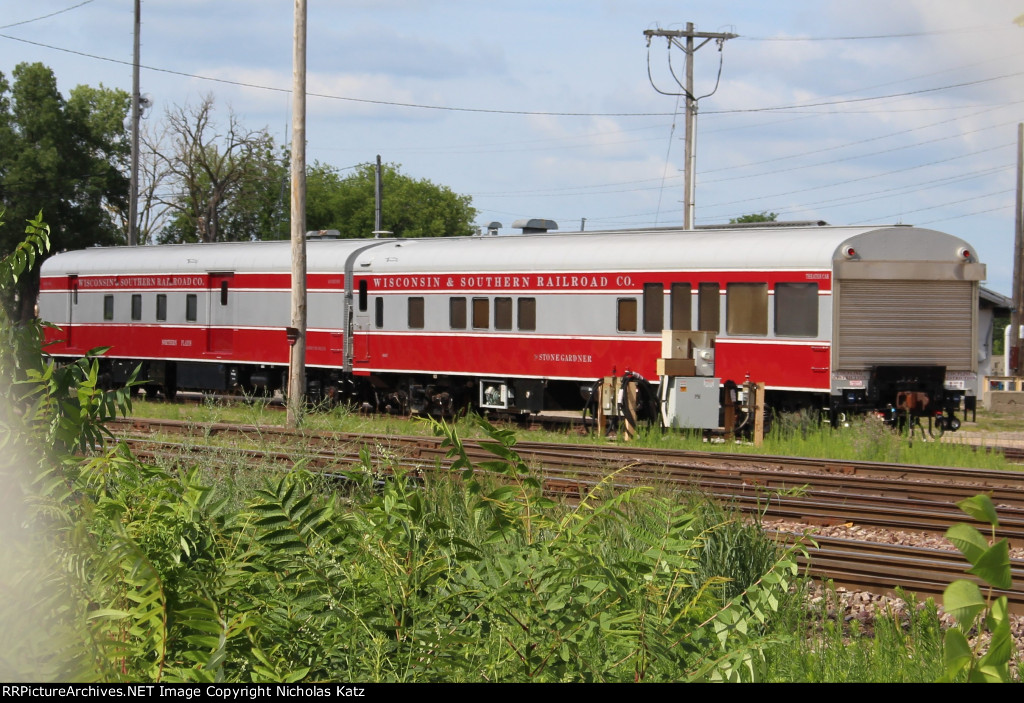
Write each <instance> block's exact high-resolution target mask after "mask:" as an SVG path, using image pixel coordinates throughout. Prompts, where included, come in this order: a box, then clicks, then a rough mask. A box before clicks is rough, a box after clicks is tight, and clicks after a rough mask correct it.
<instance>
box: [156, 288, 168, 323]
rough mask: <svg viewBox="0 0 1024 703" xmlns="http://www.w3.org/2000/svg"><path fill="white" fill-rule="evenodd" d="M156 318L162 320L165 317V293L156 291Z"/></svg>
mask: <svg viewBox="0 0 1024 703" xmlns="http://www.w3.org/2000/svg"><path fill="white" fill-rule="evenodd" d="M156 319H157V320H159V321H161V322H163V321H165V320H166V319H167V294H166V293H158V294H157V296H156Z"/></svg>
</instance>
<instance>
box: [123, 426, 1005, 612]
mask: <svg viewBox="0 0 1024 703" xmlns="http://www.w3.org/2000/svg"><path fill="white" fill-rule="evenodd" d="M115 429H118V430H119V431H121V432H123V433H126V434H130V435H133V436H131V437H130V438H129V439H130V441H131V442H132V444H133V450H134V451H135V452H136V454H137V455H139V456H141V457H152V458H155V457H158V456H168V455H174V454H175V453H178V454H180V452H181V445H180V444H179V443H177V442H171V441H164V440H153V439H143V438H141V437H140V436H139V435H143V434H152V433H154V432H160V433H161V434H182V435H191V436H192V437H193V438H196V437H197V436H198V437H202V438H203V442H207V441H209V438H213V437H220V438H231V437H235V438H237V439H241V440H242V441H247V442H252V441H254V440H256V441H257V442H258V443H259V444H261V445H262V446H271V445H273V446H278V445H280V446H285V447H287V448H286V449H283V450H279V449H274V450H269V449H264V448H256V449H252V448H250V449H238V448H228V447H224V446H217V445H213V444H202V443H196V442H194V441H193V442H192V443H191V448H192V450H194V451H196V452H197V453H199V454H208V453H210V452H232V453H235V454H239V455H241V456H244V457H246V461H253V462H256V461H263V462H267V461H269V462H273V463H278V464H280V465H282V466H285V467H290V466H292V465H293V464H294V463H295V462H296V461H297V460H299V459H302V460H305V462H306V465H307V467H308V468H310V469H313V470H320V471H326V472H334V471H339V472H340V471H341V470H344V469H347V468H348V467H351V466H352V465H353V464H355V463H356V462H358V461H359V450H360V449H361V448H362V447H368V448H370V449H371V450H372V451H374V452H376V453H378V454H381V453H383V454H386V455H387V463H388V465H389V466H390V467H391V468H392V470H394V471H403V472H407V473H411V474H414V475H422V474H427V473H432V472H436V471H444V470H445V468H446V467H447V465H448V463H449V462H448V460H447V459H446V457H445V453H446V450H444V449H442V448H441V446H440V445H441V440H440V439H439V438H434V437H389V436H384V435H371V436H360V435H348V434H339V433H333V434H309V433H294V432H290V431H287V430H283V429H281V428H276V427H272V428H263V427H254V426H237V425H227V424H213V425H204V426H201V427H197V426H195V425H192V424H190V423H186V422H177V421H142V420H135V421H124V422H122V423H118V427H117V428H115ZM464 444H465V447H466V450H467V453H468V454H469V455H470V458H471V459H473V460H480V459H485V458H486V459H493V458H494V456H493V455H492V454H490V453H489V452H487V451H486V449H484V448H483V447H482V446H481V445H480V443H479V442H474V441H470V440H464ZM516 451H517V452H519V454H520V456H521V457H523V458H524V460H526V461H527V462H528V463H529V464H531V465H532V466H533V467H534V468H535V469H537V471H538V472H539V473H540V475H541V476H543V480H544V488H545V491H546V492H548V493H549V494H554V495H558V496H561V497H563V498H567V499H570V500H575V499H579V498H581V497H582V496H584V495H586V494H587V493H588V492H589V491H590V490H591V489H592V488H593V487H594V486H596V485H597V484H598V483H600V482H601V481H608V480H609V479H608V478H607V477H608V475H609V474H610V473H613V472H614V476H613V477H612V478H611V479H610V481H611V483H612V484H613V485H615V486H618V487H633V486H637V485H645V484H651V483H656V484H661V485H669V486H674V487H680V488H690V489H696V490H700V491H702V492H704V493H706V494H708V495H710V496H714V497H716V498H717V499H719V500H720V501H722V502H725V503H728V504H730V505H732V506H733V507H734V508H736V509H738V510H741V511H745V512H749V513H758V514H760V515H762V516H763V517H765V518H772V519H780V520H786V521H791V522H801V523H808V524H811V525H836V524H851V525H857V526H866V527H877V528H884V529H889V530H904V531H909V532H926V533H932V534H943V533H944V532H945V530H946V528H948V527H949V525H951V524H953V523H955V522H970V520H969V519H968V518H967V517H966V516H965V515H963V513H961V512H960V511H959V509H957V508H956V506H955V502H956V501H957V500H960V499H962V498H965V497H969V496H971V495H974V494H976V493H979V492H988V493H990V494H991V495H992V496H993V500H994V501H995V502H996V504H997V506H998V509H999V514H1000V526H999V528H998V530H997V537H999V538H1003V537H1006V538H1007V539H1008V540H1009V542H1010V544H1011V546H1017V547H1024V475H1022V474H1016V473H1012V472H1000V471H989V470H979V469H947V468H944V467H921V466H907V465H888V464H878V463H873V462H847V461H843V462H835V461H826V460H816V459H803V458H792V457H764V456H750V455H730V454H717V453H711V452H680V451H672V450H657V449H642V448H629V449H625V448H623V447H621V446H615V447H603V446H585V447H583V446H573V445H554V444H546V443H532V442H522V443H519V444H517V445H516ZM794 489H799V491H794ZM979 527H980V526H979ZM814 539H815V540H817V542H818V545H819V546H818V547H816V548H814V549H812V550H811V551H810V552H809V554H810V566H811V573H812V574H813V575H816V576H819V577H828V578H832V579H833V580H834V581H835V582H836V583H837V584H838V585H843V586H847V587H851V588H858V589H863V590H873V591H876V592H879V591H882V592H886V591H891V589H893V588H894V587H896V586H901V587H904V588H906V589H907V590H914V591H917V592H918V593H921V594H923V595H930V596H935V597H937V598H941V594H942V590H943V589H944V588H945V586H946V585H948V583H949V582H950V581H952V580H954V579H956V578H962V577H963V576H964V570H965V569H966V568H967V567H968V565H967V563H966V562H964V561H963V559H962V558H961V557H960V555H959V553H958V552H949V551H944V550H936V549H924V548H920V547H907V546H894V545H881V544H879V543H873V542H858V541H853V540H838V539H837V538H826V537H815V538H814ZM1014 576H1015V580H1016V582H1017V584H1019V586H1018V588H1021V589H1024V578H1021V577H1022V576H1024V563H1022V562H1014ZM1008 596H1010V600H1011V609H1012V610H1013V612H1015V613H1017V614H1024V590H1021V591H1012V592H1010V593H1009V594H1008Z"/></svg>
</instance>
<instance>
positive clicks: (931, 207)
mask: <svg viewBox="0 0 1024 703" xmlns="http://www.w3.org/2000/svg"><path fill="white" fill-rule="evenodd" d="M1015 192H1016V188H1007V189H1006V190H999V191H995V192H993V193H986V194H984V195H972V196H971V197H969V198H963V199H962V200H951V201H948V202H943V203H941V205H940V206H936V205H929V206H927V207H921V208H917V209H915V210H904V211H902V212H897V213H893V214H889V215H880V216H878V217H875V218H873V219H875V220H887V219H889V218H890V217H903V216H905V215H910V214H912V213H915V212H925V211H927V210H935V209H936V208H937V207H946V206H948V205H959V204H960V203H967V202H972V201H975V200H980V199H981V198H992V197H994V196H997V195H1006V194H1007V193H1015ZM870 221H871V220H858V221H856V222H851V223H850V224H851V225H860V224H864V223H865V222H870Z"/></svg>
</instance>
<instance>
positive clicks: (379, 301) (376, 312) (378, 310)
mask: <svg viewBox="0 0 1024 703" xmlns="http://www.w3.org/2000/svg"><path fill="white" fill-rule="evenodd" d="M373 322H374V324H376V325H377V329H380V328H381V327H383V326H384V298H374V299H373Z"/></svg>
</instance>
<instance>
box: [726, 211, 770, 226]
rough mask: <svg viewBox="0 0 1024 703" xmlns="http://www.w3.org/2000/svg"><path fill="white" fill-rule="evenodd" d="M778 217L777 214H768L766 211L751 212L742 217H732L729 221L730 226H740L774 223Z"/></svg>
mask: <svg viewBox="0 0 1024 703" xmlns="http://www.w3.org/2000/svg"><path fill="white" fill-rule="evenodd" d="M778 216H779V213H777V212H768V211H767V210H764V211H761V212H753V213H751V214H749V215H742V216H740V217H734V218H732V219H731V220H729V224H730V225H742V224H746V223H748V222H775V219H776V218H777V217H778Z"/></svg>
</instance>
